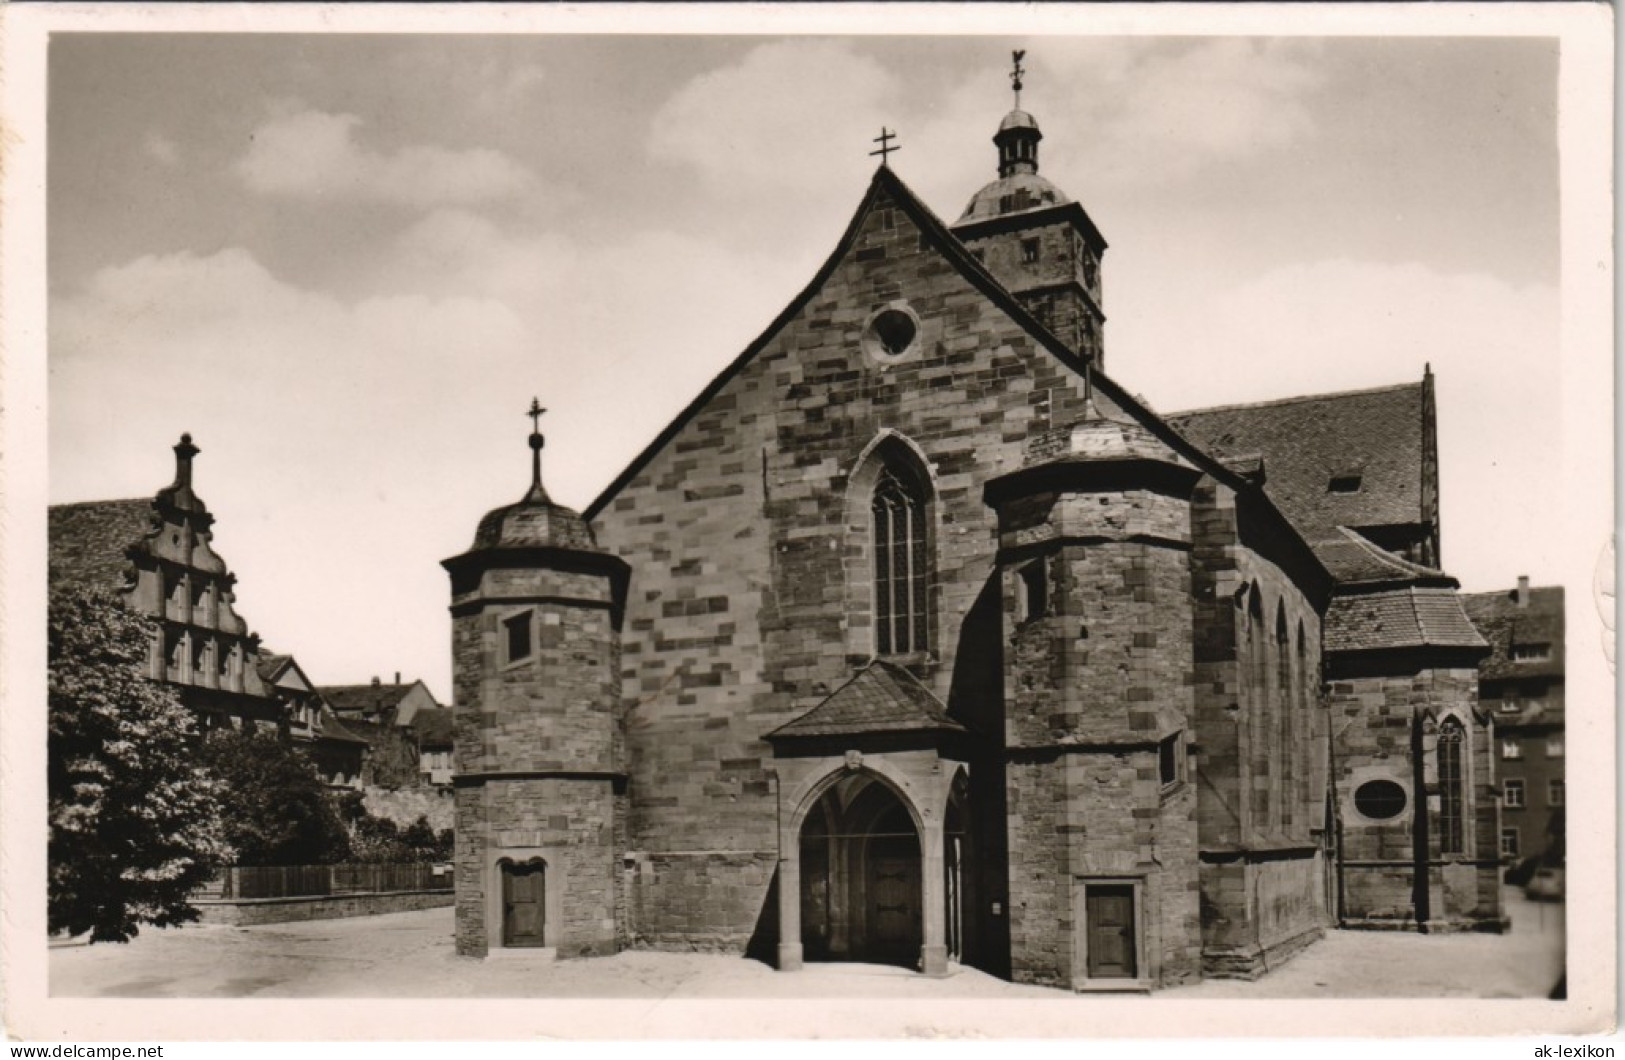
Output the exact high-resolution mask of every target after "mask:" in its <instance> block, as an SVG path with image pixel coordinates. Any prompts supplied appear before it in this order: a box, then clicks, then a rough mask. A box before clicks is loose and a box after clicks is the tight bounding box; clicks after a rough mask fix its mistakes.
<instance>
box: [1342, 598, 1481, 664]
mask: <svg viewBox="0 0 1625 1060" xmlns="http://www.w3.org/2000/svg"><path fill="white" fill-rule="evenodd" d="M1324 640H1325V647H1326V650H1327V651H1329V652H1343V651H1371V650H1375V649H1380V648H1418V647H1433V648H1483V647H1485V644H1484V638H1483V637H1480V636H1479V635H1478V631H1477V630H1476V629H1474V628H1473V624H1472V623H1471V622H1470V621H1468V619H1467V612H1466V611H1465V610H1464V609H1463V607H1462V596H1461V594H1460V593H1458V592H1456V591H1455V590H1454V589H1451V588H1448V587H1429V586H1406V587H1403V588H1396V589H1390V590H1387V591H1383V592H1373V593H1357V594H1350V595H1340V596H1335V597H1333V598H1332V602H1331V606H1330V607H1328V608H1327V609H1326V620H1325V626H1324Z"/></svg>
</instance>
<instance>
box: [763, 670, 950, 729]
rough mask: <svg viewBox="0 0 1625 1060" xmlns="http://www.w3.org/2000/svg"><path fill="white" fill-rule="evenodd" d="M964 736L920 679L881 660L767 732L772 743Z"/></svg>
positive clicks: (945, 709) (940, 702) (939, 701)
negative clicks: (869, 735) (862, 737)
mask: <svg viewBox="0 0 1625 1060" xmlns="http://www.w3.org/2000/svg"><path fill="white" fill-rule="evenodd" d="M964 731H965V727H964V726H963V725H961V724H959V723H958V722H957V721H955V720H953V719H952V718H950V717H949V716H948V710H947V708H946V707H944V706H943V705H942V701H941V700H939V699H937V697H936V696H935V695H933V694H932V692H931V690H930V689H929V688H926V687H925V686H924V685H922V684H921V683H920V682H919V679H918V678H916V677H915V676H914V675H913V674H911V673H909V672H908V671H907V670H906V669H904V668H903V667H901V666H898V665H896V664H895V663H890V662H886V661H885V660H882V659H877V660H875V661H873V662H871V663H869V664H868V665H866V666H865V667H864V668H863V669H861V670H859V671H858V672H857V673H856V674H855V675H854V676H853V677H852V679H851V680H849V681H847V682H846V684H844V685H842V686H841V687H840V688H837V689H836V690H835V691H834V692H832V693H830V695H829V697H828V698H827V699H825V700H824V701H823V702H822V703H820V704H818V706H816V707H814V708H813V709H811V710H809V711H808V712H807V713H805V714H803V715H802V716H801V717H799V718H797V719H795V720H794V721H792V722H790V723H789V724H787V725H783V726H780V727H779V728H777V729H775V730H773V731H772V732H771V733H768V739H775V738H779V737H795V736H851V735H856V734H859V733H881V732H964Z"/></svg>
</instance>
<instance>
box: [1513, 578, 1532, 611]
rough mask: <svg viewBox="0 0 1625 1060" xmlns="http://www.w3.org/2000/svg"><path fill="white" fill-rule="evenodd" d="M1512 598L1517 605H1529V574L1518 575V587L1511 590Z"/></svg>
mask: <svg viewBox="0 0 1625 1060" xmlns="http://www.w3.org/2000/svg"><path fill="white" fill-rule="evenodd" d="M1512 599H1513V601H1514V602H1516V603H1517V605H1518V606H1519V607H1528V606H1529V575H1527V574H1520V575H1518V587H1517V589H1515V590H1513V593H1512Z"/></svg>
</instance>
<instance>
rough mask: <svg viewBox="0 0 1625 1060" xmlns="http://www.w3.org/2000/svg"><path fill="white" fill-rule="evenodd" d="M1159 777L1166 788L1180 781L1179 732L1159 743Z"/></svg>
mask: <svg viewBox="0 0 1625 1060" xmlns="http://www.w3.org/2000/svg"><path fill="white" fill-rule="evenodd" d="M1157 779H1158V780H1159V781H1161V782H1162V786H1163V788H1164V789H1166V788H1171V787H1173V786H1174V785H1175V784H1177V783H1179V734H1178V733H1177V732H1176V733H1174V734H1173V735H1172V736H1169V737H1167V738H1165V739H1164V740H1163V741H1162V742H1161V743H1159V744H1157Z"/></svg>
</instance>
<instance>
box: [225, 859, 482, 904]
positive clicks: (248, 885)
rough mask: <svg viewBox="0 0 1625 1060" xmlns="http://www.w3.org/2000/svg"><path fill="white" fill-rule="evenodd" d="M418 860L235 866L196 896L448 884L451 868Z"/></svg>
mask: <svg viewBox="0 0 1625 1060" xmlns="http://www.w3.org/2000/svg"><path fill="white" fill-rule="evenodd" d="M436 868H438V866H436V865H431V864H427V863H418V864H384V865H371V864H349V865H234V866H231V867H230V868H227V869H226V870H225V871H224V872H222V873H221V874H220V876H219V877H218V878H217V879H215V880H214V881H213V883H212V884H211V885H210V886H209V887H208V888H207V889H206V890H205V891H204V893H203V894H202V895H200V896H199V897H207V898H304V897H321V896H326V895H343V894H377V893H380V892H389V891H444V890H450V889H451V873H450V872H436V871H435V870H436Z"/></svg>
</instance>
